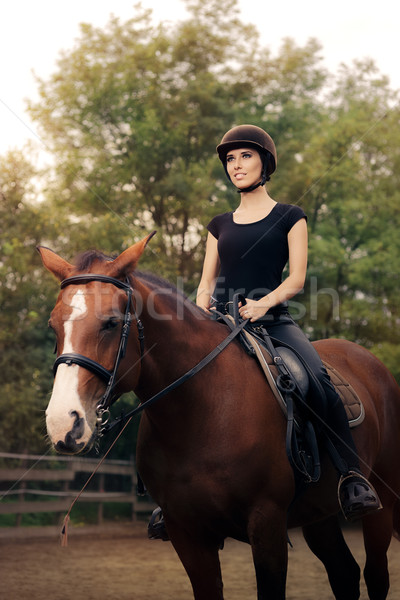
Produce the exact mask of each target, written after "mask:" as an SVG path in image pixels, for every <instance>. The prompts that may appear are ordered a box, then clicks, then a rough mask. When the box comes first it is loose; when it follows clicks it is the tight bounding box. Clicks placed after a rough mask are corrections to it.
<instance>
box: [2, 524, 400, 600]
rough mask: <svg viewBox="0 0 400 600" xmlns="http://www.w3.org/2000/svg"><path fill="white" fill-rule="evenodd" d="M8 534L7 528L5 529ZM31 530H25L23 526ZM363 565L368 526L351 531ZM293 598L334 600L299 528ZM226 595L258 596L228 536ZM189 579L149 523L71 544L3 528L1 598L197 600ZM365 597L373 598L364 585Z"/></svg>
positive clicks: (75, 534)
mask: <svg viewBox="0 0 400 600" xmlns="http://www.w3.org/2000/svg"><path fill="white" fill-rule="evenodd" d="M3 533H4V532H3ZM21 533H24V532H21ZM345 535H346V539H347V541H348V544H349V546H350V548H351V550H352V552H353V554H354V556H355V558H356V559H357V561H358V562H359V564H360V565H362V564H363V560H364V559H363V556H364V554H363V547H362V538H361V533H360V532H359V531H358V530H356V529H352V530H346V532H345ZM290 538H291V542H292V544H293V549H289V573H288V585H287V599H288V600H328V599H329V600H331V599H332V594H331V592H330V588H329V585H328V582H327V578H326V575H325V572H324V570H323V568H322V566H321V564H320V563H319V561H318V560H317V559H316V558H315V557H314V556H313V555H312V554H311V552H310V551H309V550H308V548H307V547H306V545H305V542H304V541H303V538H302V536H301V533H300V532H299V531H294V532H291V535H290ZM221 563H222V572H223V577H224V590H225V599H226V600H251V599H252V598H254V599H255V598H256V588H255V580H254V573H253V566H252V561H251V553H250V548H249V546H247V545H246V544H241V543H239V542H235V541H233V540H227V542H226V545H225V549H224V550H223V551H222V552H221ZM389 564H390V571H391V592H390V594H389V599H390V600H398V599H399V598H400V543H399V542H397V541H396V540H393V541H392V544H391V547H390V549H389ZM192 597H193V596H192V593H191V587H190V584H189V580H188V579H187V576H186V574H185V572H184V570H183V567H182V566H181V564H180V562H179V559H178V557H177V556H176V554H175V552H174V550H173V548H172V546H171V544H170V543H169V542H161V541H150V540H148V539H147V536H146V524H144V523H136V524H129V523H128V524H126V525H125V526H122V527H121V526H119V527H117V528H116V527H113V528H109V529H103V530H101V531H96V532H94V531H93V530H90V531H89V532H86V533H85V534H84V533H83V531H82V530H78V529H72V530H71V531H70V533H69V540H68V547H67V548H62V547H61V546H60V545H59V540H58V535H57V534H56V533H54V534H52V535H51V536H50V537H49V536H47V537H46V538H37V537H29V535H28V534H27V533H26V534H25V533H24V537H20V538H18V539H16V538H15V537H14V538H10V537H6V536H4V535H3V534H2V535H0V598H1V599H7V600H45V599H46V600H69V599H72V598H74V599H84V600H106V599H107V600H128V599H129V600H184V599H185V600H186V599H188V600H190V599H191V598H192ZM361 600H367V595H366V591H365V586H364V584H362V591H361Z"/></svg>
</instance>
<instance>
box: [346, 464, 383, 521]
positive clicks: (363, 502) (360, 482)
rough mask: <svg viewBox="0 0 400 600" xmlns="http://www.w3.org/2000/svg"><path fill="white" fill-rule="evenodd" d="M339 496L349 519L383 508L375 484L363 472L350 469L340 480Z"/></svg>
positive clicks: (353, 519) (359, 517)
mask: <svg viewBox="0 0 400 600" xmlns="http://www.w3.org/2000/svg"><path fill="white" fill-rule="evenodd" d="M338 498H339V504H340V508H341V509H342V512H343V514H344V516H345V518H346V519H347V520H348V521H356V520H357V519H362V517H365V516H366V515H369V514H371V513H374V512H376V511H378V510H380V509H381V508H382V504H381V501H380V500H379V496H378V494H377V493H376V491H375V489H374V488H373V486H372V485H371V484H370V482H369V481H368V479H366V478H365V477H364V476H363V475H361V473H358V472H357V471H349V473H348V474H347V475H345V476H343V475H342V477H341V478H340V481H339V488H338Z"/></svg>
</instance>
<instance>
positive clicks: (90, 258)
mask: <svg viewBox="0 0 400 600" xmlns="http://www.w3.org/2000/svg"><path fill="white" fill-rule="evenodd" d="M114 258H116V256H107V255H106V254H104V253H103V252H100V250H86V252H81V253H80V254H78V255H77V256H76V257H75V260H74V266H75V268H76V270H77V271H88V270H89V269H90V268H91V267H92V265H93V263H95V262H107V261H112V260H114Z"/></svg>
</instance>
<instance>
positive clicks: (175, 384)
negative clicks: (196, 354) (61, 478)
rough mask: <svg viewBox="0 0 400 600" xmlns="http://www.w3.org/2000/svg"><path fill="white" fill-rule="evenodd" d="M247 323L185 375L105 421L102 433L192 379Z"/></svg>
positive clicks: (244, 322) (241, 324)
mask: <svg viewBox="0 0 400 600" xmlns="http://www.w3.org/2000/svg"><path fill="white" fill-rule="evenodd" d="M246 323H247V320H246V321H242V322H241V323H240V324H239V325H237V327H235V329H233V330H232V331H231V333H230V334H229V335H228V336H227V337H226V338H225V339H224V340H222V342H221V343H220V344H218V346H216V347H215V348H214V350H212V351H211V352H210V353H209V354H207V356H205V357H204V358H203V359H202V360H201V361H200V362H198V363H197V365H195V366H194V367H192V368H191V369H190V370H189V371H187V372H186V373H185V374H184V375H182V376H181V377H179V378H178V379H176V380H175V381H173V382H172V383H170V384H169V385H168V386H167V387H165V388H164V389H163V390H161V391H160V392H158V393H157V394H155V395H154V396H152V397H151V398H149V399H148V400H146V401H145V402H143V403H142V404H140V405H139V406H137V407H136V408H134V409H133V410H131V411H130V412H128V413H126V414H123V415H120V416H119V417H117V418H116V419H114V421H112V422H109V423H105V424H104V425H103V427H102V428H101V430H100V435H104V434H106V433H108V432H109V431H111V430H112V429H114V427H116V426H117V425H120V426H121V425H122V424H123V423H124V422H125V421H126V420H128V419H131V418H132V417H134V416H135V415H137V414H139V413H141V412H142V411H143V410H145V409H146V408H149V407H150V406H151V405H152V404H154V403H155V402H157V400H160V398H162V397H163V396H166V395H167V394H168V393H169V392H172V390H174V389H176V388H177V387H179V386H180V385H182V384H183V383H185V381H187V380H188V379H191V377H193V376H194V375H196V374H197V373H199V371H201V370H202V369H204V367H206V366H207V365H208V364H209V363H210V362H211V361H212V360H214V358H215V357H216V356H218V354H220V353H221V352H222V351H223V350H224V349H225V348H226V347H227V346H228V345H229V344H230V343H231V342H232V340H234V339H235V338H236V337H237V336H238V335H239V333H240V332H241V331H242V329H243V328H244V327H245V325H246Z"/></svg>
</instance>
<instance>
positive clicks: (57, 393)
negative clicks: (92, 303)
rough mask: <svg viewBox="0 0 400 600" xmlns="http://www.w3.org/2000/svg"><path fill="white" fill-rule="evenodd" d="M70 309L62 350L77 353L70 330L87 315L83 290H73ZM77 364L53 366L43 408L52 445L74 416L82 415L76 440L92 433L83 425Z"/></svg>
mask: <svg viewBox="0 0 400 600" xmlns="http://www.w3.org/2000/svg"><path fill="white" fill-rule="evenodd" d="M70 307H71V309H72V311H71V313H70V315H69V316H68V320H66V321H65V322H64V346H63V348H62V349H60V350H62V353H63V354H65V353H69V352H78V353H79V349H77V348H74V344H73V338H74V336H73V333H74V329H75V328H76V327H79V322H80V321H81V320H82V318H84V317H85V315H86V314H87V306H86V299H85V293H84V291H83V289H77V290H76V292H75V294H74V295H73V296H72V299H71V301H70ZM79 371H80V367H79V366H78V365H66V364H63V363H62V364H60V365H59V366H58V368H57V373H56V377H55V380H54V385H53V391H52V395H51V398H50V402H49V405H48V407H47V410H46V426H47V432H48V434H49V437H50V439H51V441H52V442H53V444H57V442H59V441H60V440H61V441H64V440H65V436H66V435H67V434H68V433H69V432H70V431H71V430H72V427H73V425H74V422H75V420H76V418H82V417H83V418H84V421H85V427H84V433H83V436H82V437H81V438H80V439H79V440H77V442H78V443H81V442H83V443H84V444H85V445H86V443H87V442H88V441H89V440H90V438H91V435H92V432H91V430H90V428H88V427H87V424H86V419H85V409H84V407H83V404H82V401H81V397H80V394H79V387H78V376H79Z"/></svg>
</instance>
